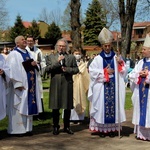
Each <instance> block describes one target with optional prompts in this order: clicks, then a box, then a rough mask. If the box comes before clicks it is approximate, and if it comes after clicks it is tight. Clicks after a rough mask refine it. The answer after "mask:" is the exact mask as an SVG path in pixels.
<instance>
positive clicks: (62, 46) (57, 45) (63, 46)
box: [57, 45, 66, 48]
mask: <svg viewBox="0 0 150 150" xmlns="http://www.w3.org/2000/svg"><path fill="white" fill-rule="evenodd" d="M57 46H59V47H62V48H64V47H66V46H65V45H57Z"/></svg>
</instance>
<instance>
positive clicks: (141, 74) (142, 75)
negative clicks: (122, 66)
mask: <svg viewBox="0 0 150 150" xmlns="http://www.w3.org/2000/svg"><path fill="white" fill-rule="evenodd" d="M147 74H148V69H144V70H142V71H140V72H139V75H140V77H143V78H144V77H146V76H147Z"/></svg>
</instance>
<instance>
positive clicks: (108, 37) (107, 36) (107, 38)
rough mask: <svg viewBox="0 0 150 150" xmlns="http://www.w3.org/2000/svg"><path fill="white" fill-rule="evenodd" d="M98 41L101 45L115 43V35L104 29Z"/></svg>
mask: <svg viewBox="0 0 150 150" xmlns="http://www.w3.org/2000/svg"><path fill="white" fill-rule="evenodd" d="M98 41H99V42H100V43H101V44H106V43H111V42H112V41H113V34H112V33H111V31H109V30H108V29H106V28H105V27H104V28H103V29H102V30H101V32H100V33H99V35H98Z"/></svg>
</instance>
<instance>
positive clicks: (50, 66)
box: [46, 39, 79, 135]
mask: <svg viewBox="0 0 150 150" xmlns="http://www.w3.org/2000/svg"><path fill="white" fill-rule="evenodd" d="M55 49H56V52H57V53H54V54H51V55H49V56H48V60H47V66H46V71H48V72H49V73H50V74H51V80H50V97H49V99H50V105H49V107H50V108H51V109H52V115H53V134H54V135H58V134H59V128H60V125H59V116H60V113H59V109H64V132H66V133H68V134H73V131H72V130H71V129H70V113H71V109H73V79H72V76H73V75H74V74H76V73H78V72H79V69H78V66H77V63H76V59H75V57H74V56H73V55H72V54H68V53H67V52H68V50H69V46H68V43H67V41H66V40H65V39H59V40H58V41H57V43H56V46H55Z"/></svg>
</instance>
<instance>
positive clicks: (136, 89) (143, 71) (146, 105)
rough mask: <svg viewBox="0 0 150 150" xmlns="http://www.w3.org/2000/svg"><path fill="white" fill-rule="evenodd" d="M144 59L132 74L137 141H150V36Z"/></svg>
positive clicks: (144, 45)
mask: <svg viewBox="0 0 150 150" xmlns="http://www.w3.org/2000/svg"><path fill="white" fill-rule="evenodd" d="M142 55H143V59H141V60H140V61H139V62H138V64H136V66H135V68H134V69H133V70H132V72H130V74H129V79H130V87H131V90H132V91H133V94H132V102H133V118H132V123H133V124H134V133H135V134H136V138H137V139H141V140H149V141H150V34H147V36H146V38H145V41H144V44H143V47H142Z"/></svg>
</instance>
